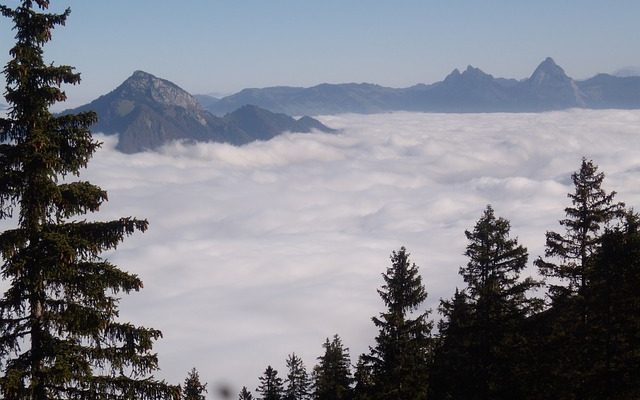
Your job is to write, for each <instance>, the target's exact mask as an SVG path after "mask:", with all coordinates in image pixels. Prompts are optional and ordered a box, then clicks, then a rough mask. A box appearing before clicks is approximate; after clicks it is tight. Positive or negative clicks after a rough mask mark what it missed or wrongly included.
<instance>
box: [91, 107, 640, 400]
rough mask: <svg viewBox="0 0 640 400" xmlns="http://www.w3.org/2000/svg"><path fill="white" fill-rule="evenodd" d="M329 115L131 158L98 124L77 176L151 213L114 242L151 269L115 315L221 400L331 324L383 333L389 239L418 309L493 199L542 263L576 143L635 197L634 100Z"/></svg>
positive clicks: (639, 199)
mask: <svg viewBox="0 0 640 400" xmlns="http://www.w3.org/2000/svg"><path fill="white" fill-rule="evenodd" d="M320 119H321V120H322V122H323V123H325V124H327V125H329V126H331V127H334V128H338V129H341V133H339V134H323V133H313V134H285V135H281V136H278V137H276V138H275V139H273V140H270V141H268V142H255V143H251V144H249V145H246V146H242V147H234V146H231V145H227V144H214V143H209V144H197V145H185V144H171V145H168V146H166V147H164V148H163V149H161V150H160V151H158V152H147V153H138V154H133V155H126V154H122V153H119V152H117V151H115V150H114V146H115V144H116V138H115V137H101V138H100V139H101V140H103V141H104V146H103V148H102V149H101V150H100V151H98V153H97V154H96V156H95V157H94V158H93V159H92V160H91V162H90V163H89V168H88V170H87V171H84V172H83V173H82V175H81V176H80V178H79V179H81V180H82V179H87V180H89V181H91V182H92V183H95V184H98V185H100V186H101V187H102V188H104V189H105V190H107V191H108V193H109V202H108V203H107V204H106V205H105V206H104V207H103V208H102V210H101V211H100V212H99V213H98V214H96V215H93V216H91V215H90V216H88V218H89V219H92V218H97V219H101V220H106V219H115V218H119V217H123V216H137V217H140V218H147V219H148V220H149V223H150V228H149V230H148V231H147V232H145V233H144V234H135V235H134V236H133V237H130V238H128V239H126V240H125V242H124V243H123V244H122V245H121V246H120V247H119V248H118V249H117V250H116V251H115V252H110V253H107V254H105V257H106V258H108V259H109V260H111V261H112V262H114V263H115V264H117V265H119V266H120V267H121V268H123V269H125V270H127V271H130V272H133V273H136V274H138V275H139V276H140V277H141V279H142V280H143V281H144V289H143V290H142V291H140V292H139V293H135V294H131V295H129V296H124V297H123V299H122V301H121V303H120V310H121V313H120V315H121V318H122V319H123V320H125V321H130V322H133V323H136V324H142V325H145V326H148V327H154V328H156V329H160V330H161V331H162V332H163V334H164V337H163V339H161V340H159V341H158V342H157V343H156V345H155V346H154V350H156V351H157V352H158V354H159V357H160V368H161V371H159V372H158V373H157V374H156V376H158V377H160V378H165V379H168V380H169V381H170V382H174V383H177V382H181V381H182V380H184V378H185V376H186V374H187V372H188V371H189V370H190V369H191V368H193V367H196V368H197V369H198V371H200V376H201V377H202V379H203V380H204V381H206V382H208V383H209V388H210V389H211V393H210V397H209V398H216V396H215V394H216V393H217V389H216V388H218V387H220V386H221V385H225V386H227V387H229V388H230V390H231V393H232V394H233V396H236V395H237V393H238V391H239V390H240V388H241V387H242V386H243V385H246V386H247V387H248V388H249V389H250V390H253V389H255V388H256V387H257V386H258V376H260V375H261V374H262V372H263V371H264V369H265V368H266V367H267V365H272V366H273V367H274V368H275V369H277V370H278V371H279V372H280V376H284V375H285V373H286V369H285V359H286V357H287V355H288V354H290V353H292V352H295V353H296V354H298V355H299V356H301V357H302V358H303V360H304V362H305V364H306V366H307V367H308V368H309V369H310V368H311V367H313V365H315V363H316V358H317V357H318V356H320V355H321V354H322V343H323V342H324V340H325V338H327V337H332V336H333V335H334V334H339V335H340V337H341V338H342V340H343V343H344V344H345V346H347V347H349V349H350V353H351V357H352V360H353V362H354V363H355V361H356V360H357V357H358V355H359V354H361V353H363V352H366V351H367V349H368V346H370V345H373V344H374V337H375V335H376V329H375V327H374V325H373V323H372V322H371V317H373V316H375V315H377V314H378V313H379V312H382V311H383V310H384V306H383V303H382V301H381V299H380V298H379V297H378V294H377V293H376V289H378V288H379V287H380V286H381V285H382V284H383V281H382V277H381V274H382V273H383V272H384V271H385V270H386V268H387V267H388V266H390V261H389V255H390V254H391V252H392V251H393V250H398V249H399V248H400V247H401V246H406V247H407V250H408V251H409V252H410V253H411V259H412V261H413V262H415V263H416V264H417V265H418V266H419V269H420V273H421V275H422V277H423V280H424V283H425V285H426V289H427V292H428V293H429V297H428V299H427V301H426V303H425V304H424V307H423V308H422V309H421V310H425V309H429V308H430V309H433V310H435V309H436V308H437V305H438V302H439V300H440V299H441V298H445V299H446V298H450V297H451V296H452V295H453V293H454V291H455V288H456V287H463V286H462V285H463V282H462V280H461V279H460V277H459V276H458V268H459V267H460V266H462V265H464V264H465V263H466V259H465V257H464V256H463V253H464V250H465V246H466V244H467V241H466V238H465V235H464V231H465V230H466V229H473V226H474V224H475V223H476V221H477V220H478V219H479V218H480V216H481V215H482V212H483V210H484V209H485V207H486V206H487V205H488V204H491V205H492V206H493V208H494V209H495V212H496V215H497V216H501V217H504V218H507V219H509V220H510V221H511V234H512V236H514V237H518V240H519V242H520V243H521V244H522V245H524V246H525V247H527V248H528V249H529V254H530V265H529V269H528V270H527V271H526V272H525V274H524V276H527V275H529V274H535V270H534V269H533V268H532V267H531V263H532V261H533V260H534V259H535V258H537V257H538V256H542V255H544V237H545V232H546V231H547V230H555V231H559V232H563V231H562V228H561V226H560V225H559V224H558V220H560V219H562V218H563V217H564V212H563V210H564V208H565V207H567V206H568V205H569V199H568V198H567V193H569V192H571V191H572V190H573V188H572V183H571V179H570V175H571V173H572V172H574V171H575V170H577V169H578V168H579V166H580V160H581V157H582V156H586V157H588V158H589V159H593V160H594V162H595V163H596V164H598V165H599V166H600V170H601V171H603V172H605V174H606V178H605V182H604V184H603V187H604V189H605V190H607V191H612V190H615V191H617V192H618V194H617V197H616V199H618V200H620V201H624V202H626V203H627V205H628V206H630V207H635V208H636V210H637V209H638V207H639V206H640V161H639V159H638V149H640V136H639V135H638V126H640V111H638V110H633V111H616V110H604V111H596V110H571V111H563V112H548V113H542V114H525V113H523V114H500V113H496V114H430V113H424V114H421V113H386V114H375V115H355V114H346V115H336V116H323V117H320ZM431 316H432V318H434V319H437V318H438V315H437V313H435V311H434V313H432V315H431Z"/></svg>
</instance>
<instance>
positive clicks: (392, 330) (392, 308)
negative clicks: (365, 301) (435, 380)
mask: <svg viewBox="0 0 640 400" xmlns="http://www.w3.org/2000/svg"><path fill="white" fill-rule="evenodd" d="M382 277H383V279H384V285H383V286H382V288H381V289H379V290H378V294H379V295H380V297H381V298H382V301H383V302H384V304H385V306H386V307H387V310H386V311H385V312H383V313H380V316H379V317H373V318H372V319H373V323H374V324H375V325H376V327H378V329H379V333H378V336H377V337H376V345H375V347H373V348H371V349H370V350H371V354H370V355H369V356H367V358H368V360H369V362H370V363H371V366H372V373H373V376H372V377H373V386H374V392H375V396H376V398H379V399H398V400H419V399H425V398H426V397H427V390H428V382H429V367H430V363H431V358H432V344H433V342H432V339H431V329H432V326H433V323H431V322H429V321H427V316H428V314H429V311H428V310H426V311H424V310H423V311H421V312H419V313H417V314H416V315H413V312H415V311H418V310H419V309H420V307H421V305H422V303H423V302H424V301H425V300H426V299H427V292H426V290H425V287H424V285H423V284H422V278H421V277H420V275H419V274H418V267H417V266H416V265H415V264H413V263H411V262H410V260H409V253H407V251H406V249H405V248H404V247H402V248H401V249H400V250H399V251H398V252H395V251H394V252H393V253H392V254H391V266H390V267H388V268H387V270H386V272H385V273H383V274H382Z"/></svg>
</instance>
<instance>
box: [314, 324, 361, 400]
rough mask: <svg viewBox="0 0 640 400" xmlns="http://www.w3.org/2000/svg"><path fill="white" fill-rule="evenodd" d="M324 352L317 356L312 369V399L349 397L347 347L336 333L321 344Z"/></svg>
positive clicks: (330, 399) (349, 361)
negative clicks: (316, 362) (316, 361)
mask: <svg viewBox="0 0 640 400" xmlns="http://www.w3.org/2000/svg"><path fill="white" fill-rule="evenodd" d="M322 347H324V354H323V355H322V356H320V357H318V361H319V362H318V365H316V366H315V367H314V369H313V383H314V399H316V400H349V399H351V394H352V393H351V384H352V382H353V378H352V376H351V358H350V357H349V349H348V348H346V347H344V345H343V344H342V340H341V339H340V337H339V336H338V335H334V336H333V339H332V340H331V341H329V338H327V339H326V340H325V342H324V344H323V345H322Z"/></svg>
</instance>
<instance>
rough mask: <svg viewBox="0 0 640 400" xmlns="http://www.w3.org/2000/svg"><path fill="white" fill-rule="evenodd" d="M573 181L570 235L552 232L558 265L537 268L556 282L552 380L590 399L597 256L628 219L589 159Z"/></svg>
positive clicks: (541, 263)
mask: <svg viewBox="0 0 640 400" xmlns="http://www.w3.org/2000/svg"><path fill="white" fill-rule="evenodd" d="M571 180H572V182H573V185H574V191H573V193H569V194H568V197H569V198H570V199H571V206H569V207H567V208H565V214H566V218H565V219H563V220H561V221H560V225H561V226H563V227H564V228H565V232H564V234H561V233H557V232H554V231H550V232H547V234H546V249H545V256H546V257H550V258H551V259H552V260H551V261H549V260H543V259H542V258H538V259H537V260H536V263H535V264H536V266H537V267H538V269H539V271H540V273H541V274H542V275H543V276H546V277H549V278H552V279H553V281H552V282H553V283H552V284H550V285H549V292H550V295H551V299H552V308H553V311H552V312H550V313H549V314H550V315H552V316H553V318H551V319H550V320H549V321H548V324H549V329H550V332H551V333H550V335H548V340H547V343H545V346H546V347H547V348H551V349H557V350H556V356H555V357H554V358H553V359H552V360H549V361H550V362H551V364H549V365H547V367H546V370H547V371H549V374H548V378H547V380H548V381H549V382H553V381H554V380H555V379H556V377H560V382H561V383H562V382H564V383H562V384H561V387H559V390H560V391H561V392H563V393H564V392H566V396H567V397H568V398H570V397H571V396H574V395H575V396H578V397H581V398H585V397H586V396H587V390H588V389H587V381H588V379H589V378H588V376H589V375H590V373H591V369H592V365H591V363H592V361H591V358H592V356H593V353H592V352H591V351H590V349H589V343H588V342H589V339H588V334H589V333H588V332H589V330H590V329H591V328H590V326H589V325H590V319H591V317H590V314H591V311H590V309H589V304H590V303H591V300H590V299H589V298H588V297H589V295H590V290H589V287H590V281H589V278H590V276H591V274H592V273H593V269H594V267H595V266H594V259H593V257H594V255H595V254H596V253H597V252H598V250H599V248H600V246H601V236H602V233H603V232H604V230H605V228H606V227H608V226H611V225H614V222H615V221H616V220H617V219H619V218H620V217H621V216H622V215H623V214H624V204H623V203H619V202H614V197H615V195H616V193H615V192H611V193H607V192H606V191H605V190H604V189H602V183H603V181H604V173H602V172H598V167H597V165H595V164H594V163H593V161H591V160H589V161H587V160H586V159H585V158H583V159H582V162H581V165H580V169H579V170H578V171H577V172H575V173H573V174H572V175H571ZM553 259H555V260H553Z"/></svg>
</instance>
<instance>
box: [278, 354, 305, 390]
mask: <svg viewBox="0 0 640 400" xmlns="http://www.w3.org/2000/svg"><path fill="white" fill-rule="evenodd" d="M287 369H288V373H287V379H286V380H285V383H286V388H285V391H284V400H305V399H308V398H309V396H310V386H311V381H310V380H309V374H308V373H307V369H306V368H305V366H304V363H303V362H302V359H301V358H300V357H298V356H297V355H296V354H295V353H292V354H290V355H289V356H288V357H287Z"/></svg>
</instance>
